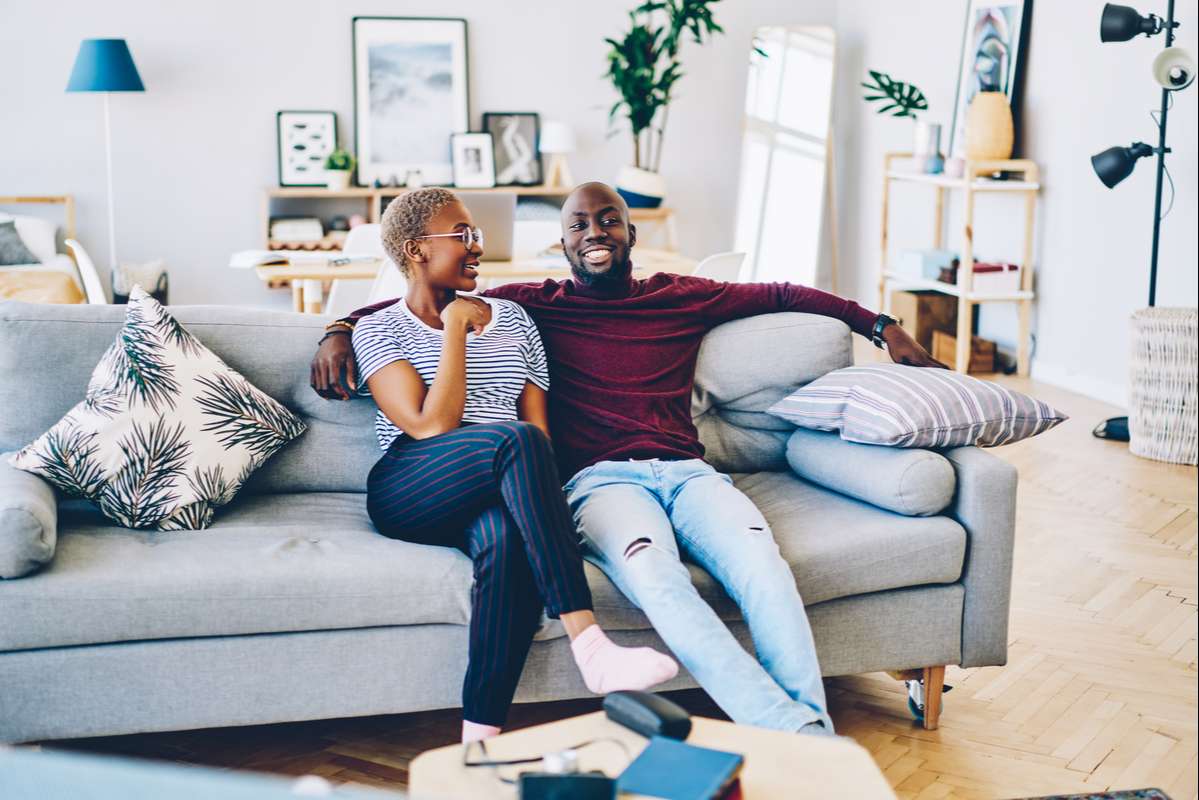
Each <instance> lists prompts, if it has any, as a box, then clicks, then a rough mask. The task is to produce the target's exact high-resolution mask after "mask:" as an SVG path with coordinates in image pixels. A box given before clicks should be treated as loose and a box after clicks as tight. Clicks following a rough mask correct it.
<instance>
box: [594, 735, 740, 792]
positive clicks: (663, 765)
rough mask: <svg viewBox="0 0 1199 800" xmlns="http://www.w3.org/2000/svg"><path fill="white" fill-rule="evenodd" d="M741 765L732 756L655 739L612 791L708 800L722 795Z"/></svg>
mask: <svg viewBox="0 0 1199 800" xmlns="http://www.w3.org/2000/svg"><path fill="white" fill-rule="evenodd" d="M744 762H745V759H744V758H742V757H741V756H739V755H737V754H736V753H726V752H723V751H721V750H709V749H707V748H706V747H696V746H695V745H690V744H687V743H686V742H680V741H677V740H675V739H666V738H664V737H661V736H655V737H654V738H652V739H650V741H649V746H648V747H646V748H645V750H643V751H642V752H641V755H639V756H637V758H636V760H634V761H633V763H632V764H629V766H628V768H627V769H625V771H624V772H623V773H622V774H621V776H620V777H619V778H618V779H617V781H616V788H617V790H618V791H621V792H631V793H634V794H648V795H651V796H653V797H662V798H666V800H711V799H712V798H718V797H723V796H724V795H725V793H726V792H727V791H728V790H729V788H730V787H731V786H732V784H733V781H735V780H736V779H737V775H738V774H739V773H740V772H741V766H742V764H744Z"/></svg>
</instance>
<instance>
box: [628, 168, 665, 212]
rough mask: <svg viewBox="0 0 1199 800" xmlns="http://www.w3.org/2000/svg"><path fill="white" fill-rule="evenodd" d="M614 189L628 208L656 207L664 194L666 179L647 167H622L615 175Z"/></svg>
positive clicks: (660, 203) (660, 202)
mask: <svg viewBox="0 0 1199 800" xmlns="http://www.w3.org/2000/svg"><path fill="white" fill-rule="evenodd" d="M616 191H617V192H618V193H619V194H620V196H621V197H623V198H624V201H625V202H626V203H628V204H629V208H657V207H658V206H660V205H662V198H663V197H665V196H666V179H665V178H663V177H662V176H661V175H659V174H658V173H656V172H650V171H649V170H647V169H639V168H637V167H622V168H621V170H620V174H618V175H617V176H616Z"/></svg>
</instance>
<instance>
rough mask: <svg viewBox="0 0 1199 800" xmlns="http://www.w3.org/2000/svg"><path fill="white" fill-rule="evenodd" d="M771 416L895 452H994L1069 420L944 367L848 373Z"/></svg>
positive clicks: (822, 381) (799, 393)
mask: <svg viewBox="0 0 1199 800" xmlns="http://www.w3.org/2000/svg"><path fill="white" fill-rule="evenodd" d="M767 411H768V412H769V413H771V414H773V415H774V416H776V417H780V418H782V419H785V420H787V421H788V422H791V423H794V424H795V425H798V426H799V427H801V428H812V429H814V430H818V431H840V432H841V438H842V439H845V440H846V441H850V442H861V443H863V444H882V445H890V446H892V447H959V446H962V445H971V444H972V445H977V446H979V447H995V446H997V445H1001V444H1011V443H1012V442H1018V441H1020V440H1021V439H1027V438H1029V437H1030V436H1036V435H1037V434H1038V433H1042V432H1044V431H1047V430H1049V429H1050V428H1052V427H1053V426H1054V425H1057V424H1058V423H1060V422H1062V421H1063V420H1065V419H1067V417H1066V415H1065V414H1063V413H1062V412H1060V411H1058V410H1057V409H1055V408H1052V407H1051V406H1049V405H1047V404H1045V403H1042V402H1041V401H1040V400H1036V399H1034V398H1032V397H1029V396H1028V395H1026V394H1021V393H1020V392H1014V391H1012V390H1011V389H1007V388H1005V387H1003V386H999V385H998V384H994V383H991V382H989V381H982V380H979V379H978V378H971V377H970V376H968V375H961V374H959V373H957V372H950V371H949V370H945V369H927V368H921V367H909V366H905V365H903V364H872V365H868V366H860V367H846V368H845V369H839V370H835V371H833V372H830V373H829V374H827V375H825V376H823V377H821V378H817V379H816V380H814V381H812V382H811V383H809V384H808V385H807V386H804V387H803V388H801V389H797V390H796V391H795V392H793V393H791V394H790V395H788V396H787V397H784V398H783V399H782V400H780V401H779V402H777V403H775V404H774V405H773V406H771V407H770V408H769V409H767Z"/></svg>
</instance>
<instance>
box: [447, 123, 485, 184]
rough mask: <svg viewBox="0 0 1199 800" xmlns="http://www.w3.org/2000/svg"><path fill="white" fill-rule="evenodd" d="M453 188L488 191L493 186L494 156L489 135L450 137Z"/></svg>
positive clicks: (463, 134)
mask: <svg viewBox="0 0 1199 800" xmlns="http://www.w3.org/2000/svg"><path fill="white" fill-rule="evenodd" d="M450 156H451V158H452V159H453V162H454V186H456V187H458V188H459V189H490V188H491V187H492V186H495V156H494V153H493V152H492V149H491V134H490V133H455V134H453V135H451V136H450Z"/></svg>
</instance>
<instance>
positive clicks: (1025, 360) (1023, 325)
mask: <svg viewBox="0 0 1199 800" xmlns="http://www.w3.org/2000/svg"><path fill="white" fill-rule="evenodd" d="M1031 318H1032V301H1031V300H1021V301H1020V341H1019V342H1018V343H1017V345H1016V372H1017V373H1019V375H1020V377H1021V378H1027V377H1028V373H1029V368H1030V367H1031V364H1030V363H1029V348H1030V347H1031V346H1032V331H1031V330H1029V328H1030V327H1031V326H1030V320H1031Z"/></svg>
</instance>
